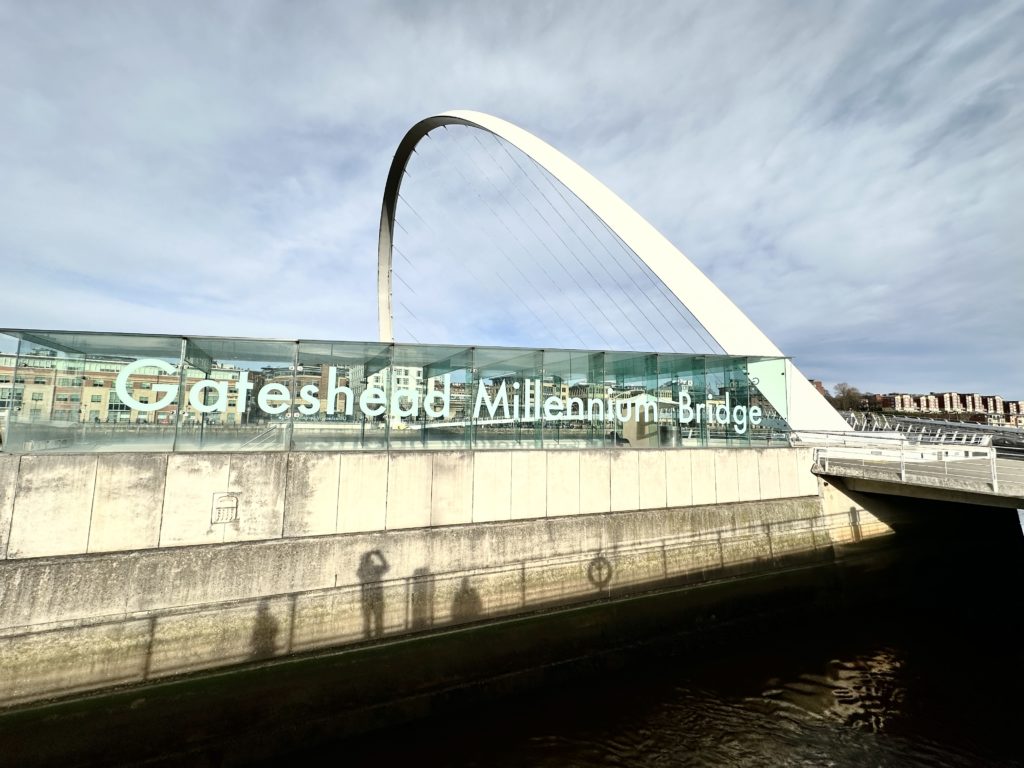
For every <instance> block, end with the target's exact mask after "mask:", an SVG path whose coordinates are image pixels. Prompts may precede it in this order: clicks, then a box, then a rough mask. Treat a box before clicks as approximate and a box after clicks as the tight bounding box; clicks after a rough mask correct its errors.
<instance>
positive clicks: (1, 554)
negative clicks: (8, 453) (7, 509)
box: [0, 456, 22, 560]
mask: <svg viewBox="0 0 1024 768" xmlns="http://www.w3.org/2000/svg"><path fill="white" fill-rule="evenodd" d="M21 459H22V457H21V456H18V457H17V461H15V462H14V482H13V483H11V516H10V517H9V518H8V520H7V531H6V532H4V533H3V536H4V538H3V551H0V558H2V559H4V560H6V559H7V551H8V550H9V549H10V545H11V531H12V530H14V504H15V502H16V501H17V500H18V478H19V477H21Z"/></svg>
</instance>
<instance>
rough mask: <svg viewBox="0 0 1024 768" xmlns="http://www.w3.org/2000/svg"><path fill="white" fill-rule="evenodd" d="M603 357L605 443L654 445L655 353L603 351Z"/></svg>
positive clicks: (656, 412)
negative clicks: (605, 410) (605, 411)
mask: <svg viewBox="0 0 1024 768" xmlns="http://www.w3.org/2000/svg"><path fill="white" fill-rule="evenodd" d="M604 360H605V364H604V389H605V397H606V403H607V406H606V407H607V411H608V412H607V413H606V414H605V423H606V429H607V431H606V433H605V445H608V446H621V447H627V446H628V447H631V448H658V447H659V446H660V437H659V434H658V431H659V426H658V420H659V419H658V411H659V408H658V398H657V395H658V355H653V354H644V353H639V352H607V353H605V356H604Z"/></svg>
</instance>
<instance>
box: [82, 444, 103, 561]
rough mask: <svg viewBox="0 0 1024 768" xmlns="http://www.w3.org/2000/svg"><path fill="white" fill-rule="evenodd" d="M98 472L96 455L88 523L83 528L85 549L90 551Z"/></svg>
mask: <svg viewBox="0 0 1024 768" xmlns="http://www.w3.org/2000/svg"><path fill="white" fill-rule="evenodd" d="M99 473H100V457H99V456H97V457H96V465H95V467H94V468H93V471H92V494H91V498H90V499H89V525H88V527H87V528H86V529H85V551H86V552H87V553H88V552H90V549H89V546H90V545H91V544H92V515H93V512H95V511H96V478H97V476H98V475H99Z"/></svg>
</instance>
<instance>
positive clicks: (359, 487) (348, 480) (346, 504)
mask: <svg viewBox="0 0 1024 768" xmlns="http://www.w3.org/2000/svg"><path fill="white" fill-rule="evenodd" d="M340 462H341V468H340V480H339V485H338V522H337V531H338V533H346V532H356V531H379V530H382V529H383V528H386V527H387V526H388V504H389V502H390V499H389V495H388V494H389V492H390V490H391V485H390V483H391V480H390V467H391V464H390V462H389V461H388V456H387V454H383V453H344V454H342V455H341V459H340ZM420 482H421V484H422V475H421V476H420ZM429 499H430V496H429V495H428V496H426V497H424V498H420V499H418V500H417V501H416V504H415V506H414V507H413V512H414V513H415V514H416V515H417V519H418V520H423V519H424V517H426V518H427V519H429V514H430V513H429V507H427V511H426V513H424V506H425V505H426V504H428V503H429ZM399 500H400V497H397V496H396V502H395V503H398V501H399Z"/></svg>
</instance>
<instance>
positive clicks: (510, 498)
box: [505, 451, 513, 520]
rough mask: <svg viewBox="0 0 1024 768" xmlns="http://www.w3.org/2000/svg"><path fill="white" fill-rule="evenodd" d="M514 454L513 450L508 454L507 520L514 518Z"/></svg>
mask: <svg viewBox="0 0 1024 768" xmlns="http://www.w3.org/2000/svg"><path fill="white" fill-rule="evenodd" d="M512 456H513V454H512V452H511V451H509V454H508V517H507V518H505V519H506V520H511V519H512V480H513V475H512Z"/></svg>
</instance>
